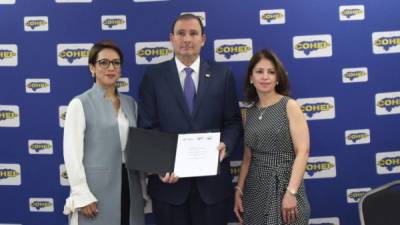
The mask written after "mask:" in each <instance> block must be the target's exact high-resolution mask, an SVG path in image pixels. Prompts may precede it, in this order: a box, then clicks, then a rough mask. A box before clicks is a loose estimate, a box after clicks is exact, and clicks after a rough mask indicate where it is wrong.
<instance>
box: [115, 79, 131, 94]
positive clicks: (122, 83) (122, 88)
mask: <svg viewBox="0 0 400 225" xmlns="http://www.w3.org/2000/svg"><path fill="white" fill-rule="evenodd" d="M116 86H117V88H118V91H119V92H129V78H127V77H121V78H119V79H118V80H117V83H116Z"/></svg>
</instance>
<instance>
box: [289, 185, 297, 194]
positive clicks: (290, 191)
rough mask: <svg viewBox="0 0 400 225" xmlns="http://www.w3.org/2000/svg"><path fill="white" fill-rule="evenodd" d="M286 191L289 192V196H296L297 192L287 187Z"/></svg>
mask: <svg viewBox="0 0 400 225" xmlns="http://www.w3.org/2000/svg"><path fill="white" fill-rule="evenodd" d="M286 191H287V192H289V193H290V194H292V195H296V194H297V192H295V191H294V190H293V189H291V188H290V187H287V188H286Z"/></svg>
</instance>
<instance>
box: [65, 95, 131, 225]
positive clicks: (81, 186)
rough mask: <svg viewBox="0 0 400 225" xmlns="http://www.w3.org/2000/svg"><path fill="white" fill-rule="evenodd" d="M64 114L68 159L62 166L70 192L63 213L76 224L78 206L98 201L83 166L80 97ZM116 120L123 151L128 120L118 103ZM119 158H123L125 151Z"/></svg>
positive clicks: (83, 128) (82, 117)
mask: <svg viewBox="0 0 400 225" xmlns="http://www.w3.org/2000/svg"><path fill="white" fill-rule="evenodd" d="M66 115H67V116H66V118H65V126H64V159H67V160H65V161H66V163H65V167H66V169H67V173H68V182H69V185H70V188H71V193H70V196H69V198H67V200H66V203H65V206H64V214H65V215H71V218H70V225H78V211H79V209H80V208H82V207H84V206H86V205H88V204H90V203H93V202H97V199H96V197H95V196H94V195H93V194H92V193H91V191H90V189H89V186H88V184H87V181H86V174H85V168H84V166H83V156H84V149H83V148H84V138H85V137H84V134H85V129H86V122H85V113H84V110H83V106H82V102H81V100H79V99H78V98H74V99H72V100H71V102H70V103H69V105H68V108H67V113H66ZM117 121H118V128H119V137H120V141H121V151H125V146H126V142H127V138H128V131H129V122H128V119H127V118H126V116H125V115H124V113H123V112H122V110H121V107H120V108H119V110H118V117H117ZM122 160H123V162H125V157H124V152H123V154H122ZM67 162H68V163H67Z"/></svg>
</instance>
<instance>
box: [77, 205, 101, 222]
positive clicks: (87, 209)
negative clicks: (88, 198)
mask: <svg viewBox="0 0 400 225" xmlns="http://www.w3.org/2000/svg"><path fill="white" fill-rule="evenodd" d="M81 212H82V214H83V215H84V216H86V217H87V218H89V219H94V218H95V217H96V216H97V213H98V211H97V204H96V202H92V203H90V204H89V205H86V206H84V207H82V208H81Z"/></svg>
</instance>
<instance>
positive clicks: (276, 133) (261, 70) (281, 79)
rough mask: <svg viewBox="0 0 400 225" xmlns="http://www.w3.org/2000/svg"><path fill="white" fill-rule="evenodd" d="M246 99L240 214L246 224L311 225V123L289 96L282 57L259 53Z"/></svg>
mask: <svg viewBox="0 0 400 225" xmlns="http://www.w3.org/2000/svg"><path fill="white" fill-rule="evenodd" d="M245 94H246V97H247V101H248V102H249V103H250V105H249V107H248V109H247V113H246V120H245V121H246V122H245V123H246V124H245V136H244V140H245V148H244V155H243V162H242V166H241V169H240V175H239V181H238V185H237V186H236V192H235V206H234V211H235V214H236V216H237V218H238V219H239V221H240V222H241V223H242V224H245V225H283V224H293V225H308V219H309V215H310V206H309V203H308V200H307V196H306V192H305V188H304V184H303V176H304V172H305V168H306V164H307V159H308V155H309V132H308V126H307V121H306V119H305V117H304V115H303V113H302V111H301V109H300V107H299V105H298V104H297V103H296V101H295V100H293V99H291V98H290V97H288V95H289V81H288V77H287V74H286V72H285V69H284V67H283V65H282V63H281V62H280V60H279V59H278V57H277V56H276V55H275V54H274V53H273V52H271V51H269V50H265V49H264V50H261V51H260V52H257V53H256V54H255V55H254V56H253V57H252V59H251V60H250V62H249V67H248V70H247V76H246V80H245Z"/></svg>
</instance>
